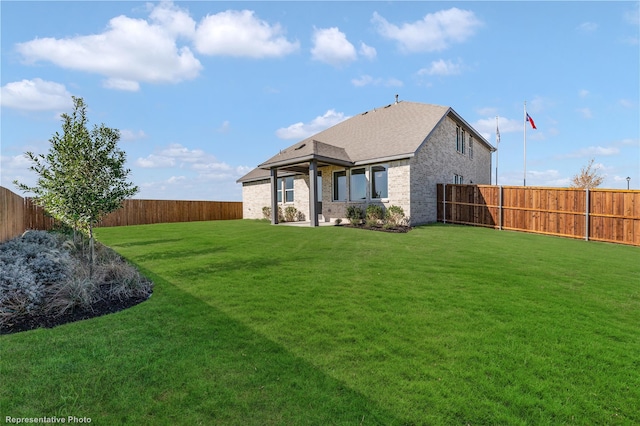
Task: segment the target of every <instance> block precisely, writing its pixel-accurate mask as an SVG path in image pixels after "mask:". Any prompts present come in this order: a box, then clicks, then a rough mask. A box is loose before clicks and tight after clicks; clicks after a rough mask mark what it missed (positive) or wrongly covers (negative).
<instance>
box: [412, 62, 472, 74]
mask: <svg viewBox="0 0 640 426" xmlns="http://www.w3.org/2000/svg"><path fill="white" fill-rule="evenodd" d="M461 72H462V64H461V62H460V61H458V63H457V64H454V63H453V62H451V61H445V60H444V59H440V60H438V61H433V62H431V66H430V67H428V68H422V69H420V70H419V71H418V75H425V74H426V75H457V74H460V73H461Z"/></svg>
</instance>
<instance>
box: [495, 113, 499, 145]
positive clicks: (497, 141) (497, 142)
mask: <svg viewBox="0 0 640 426" xmlns="http://www.w3.org/2000/svg"><path fill="white" fill-rule="evenodd" d="M499 143H500V129H499V128H498V117H496V144H499Z"/></svg>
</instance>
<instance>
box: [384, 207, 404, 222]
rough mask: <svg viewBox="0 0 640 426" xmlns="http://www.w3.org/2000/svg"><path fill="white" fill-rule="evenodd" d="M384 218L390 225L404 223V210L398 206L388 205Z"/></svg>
mask: <svg viewBox="0 0 640 426" xmlns="http://www.w3.org/2000/svg"><path fill="white" fill-rule="evenodd" d="M385 219H386V221H387V223H388V224H389V225H391V226H400V225H403V224H404V220H405V217H404V210H403V209H402V207H400V206H390V207H389V208H388V209H387V212H386V215H385Z"/></svg>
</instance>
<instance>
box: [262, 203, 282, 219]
mask: <svg viewBox="0 0 640 426" xmlns="http://www.w3.org/2000/svg"><path fill="white" fill-rule="evenodd" d="M262 216H264V218H265V219H269V220H271V207H268V206H264V207H263V208H262ZM278 221H280V222H283V221H284V214H283V213H282V207H280V206H278Z"/></svg>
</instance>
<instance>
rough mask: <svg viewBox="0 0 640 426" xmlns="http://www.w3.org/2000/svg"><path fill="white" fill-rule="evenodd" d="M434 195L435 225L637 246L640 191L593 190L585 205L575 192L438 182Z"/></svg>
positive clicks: (581, 195)
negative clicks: (506, 230) (491, 228)
mask: <svg viewBox="0 0 640 426" xmlns="http://www.w3.org/2000/svg"><path fill="white" fill-rule="evenodd" d="M500 192H502V205H500V199H501V198H500ZM437 196H438V208H437V212H438V221H446V222H449V223H460V224H465V225H474V226H486V227H493V228H499V227H500V224H502V229H508V230H514V231H524V232H534V233H539V234H546V235H557V236H563V237H570V238H588V239H592V240H597V241H607V242H614V243H621V244H631V245H638V246H640V191H629V190H627V191H618V190H607V189H592V190H589V205H587V195H586V191H585V190H583V189H575V188H540V187H511V186H504V187H498V186H492V185H450V184H446V185H444V184H440V185H438V190H437ZM445 200H446V202H445ZM587 212H588V224H587ZM500 214H502V218H500ZM500 219H502V221H500ZM587 226H588V228H587Z"/></svg>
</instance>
